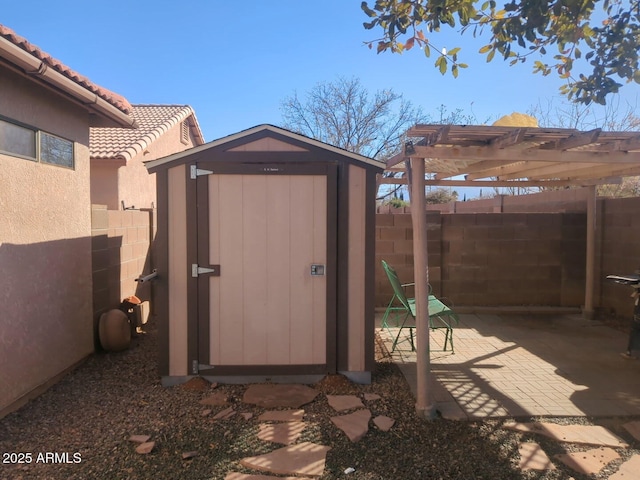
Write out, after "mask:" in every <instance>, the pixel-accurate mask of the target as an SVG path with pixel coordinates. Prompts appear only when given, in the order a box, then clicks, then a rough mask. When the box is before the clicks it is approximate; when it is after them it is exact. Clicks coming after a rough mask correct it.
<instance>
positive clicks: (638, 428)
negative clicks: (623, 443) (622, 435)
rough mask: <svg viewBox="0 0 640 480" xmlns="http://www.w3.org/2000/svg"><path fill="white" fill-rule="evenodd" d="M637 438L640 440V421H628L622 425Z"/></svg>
mask: <svg viewBox="0 0 640 480" xmlns="http://www.w3.org/2000/svg"><path fill="white" fill-rule="evenodd" d="M622 426H623V427H624V429H625V430H626V431H627V432H629V433H630V434H631V436H632V437H633V438H635V439H636V440H640V421H635V422H628V423H625V424H624V425H622Z"/></svg>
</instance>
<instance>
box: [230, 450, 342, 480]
mask: <svg viewBox="0 0 640 480" xmlns="http://www.w3.org/2000/svg"><path fill="white" fill-rule="evenodd" d="M329 450H331V447H326V446H324V445H317V444H315V443H311V442H302V443H297V444H295V445H290V446H287V447H283V448H279V449H277V450H274V451H273V452H270V453H265V454H263V455H256V456H254V457H246V458H243V459H242V460H240V463H241V464H242V465H243V466H244V467H247V468H252V469H254V470H261V471H265V472H270V473H275V474H280V475H311V476H313V477H319V476H321V475H322V473H323V472H324V466H325V462H326V458H327V452H328V451H329Z"/></svg>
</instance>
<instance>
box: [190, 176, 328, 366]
mask: <svg viewBox="0 0 640 480" xmlns="http://www.w3.org/2000/svg"><path fill="white" fill-rule="evenodd" d="M199 167H200V165H199ZM324 170H325V172H326V167H325V169H324ZM285 171H286V170H285ZM328 178H329V177H328V176H327V174H326V173H325V174H321V175H316V174H293V175H287V174H264V173H263V174H235V173H221V174H217V173H214V174H210V175H206V176H204V177H202V178H199V179H198V199H199V200H198V211H199V213H198V216H199V222H198V258H199V264H200V266H204V267H212V266H215V267H214V269H215V270H217V269H218V268H219V276H218V272H216V273H213V274H209V275H207V274H205V275H201V276H200V277H199V280H198V283H199V288H198V291H199V297H205V298H203V299H202V298H201V301H199V313H198V316H199V322H198V323H199V337H200V338H199V342H198V343H199V360H200V363H201V364H205V365H210V366H214V368H215V367H216V366H238V367H247V366H265V365H272V366H275V365H282V366H293V365H299V366H303V365H307V366H308V365H315V366H317V367H320V368H321V369H322V370H323V371H325V372H326V365H327V363H328V362H329V360H328V356H330V355H332V354H328V342H327V330H328V324H327V306H328V303H329V304H330V303H331V302H328V299H331V298H333V296H329V297H328V295H327V279H328V278H330V277H331V276H332V275H335V273H334V272H330V271H328V270H329V269H328V268H327V255H328V254H327V232H328V216H327V191H328V188H327V185H328ZM203 182H206V184H204V183H203ZM203 189H204V190H205V191H206V195H205V196H206V208H202V207H203V205H202V203H204V201H205V198H204V197H205V196H203V195H202V193H201V191H202V190H203ZM203 215H204V218H203ZM329 263H331V262H329ZM203 264H204V265H203ZM218 265H219V267H217V266H218ZM322 269H324V272H322ZM333 269H335V268H333ZM323 273H324V274H323ZM333 278H335V277H333ZM331 283H333V282H331ZM330 308H331V307H330ZM229 370H230V369H229ZM242 370H243V369H238V372H241V371H242ZM244 370H245V371H246V370H247V369H246V368H244ZM285 370H286V369H284V370H283V371H285ZM214 371H215V370H214ZM219 371H220V370H219Z"/></svg>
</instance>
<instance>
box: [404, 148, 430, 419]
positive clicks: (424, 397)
mask: <svg viewBox="0 0 640 480" xmlns="http://www.w3.org/2000/svg"><path fill="white" fill-rule="evenodd" d="M424 174H425V166H424V160H423V159H422V158H412V159H411V176H410V179H411V180H410V182H411V188H410V201H411V223H412V224H413V270H414V277H415V280H414V281H415V296H416V350H417V352H416V373H417V381H416V384H417V392H416V412H417V413H418V415H419V416H421V417H423V418H428V419H432V418H434V417H435V415H436V409H435V404H434V401H433V392H432V388H431V358H430V348H429V270H428V261H427V214H426V209H425V197H424V187H425V179H424Z"/></svg>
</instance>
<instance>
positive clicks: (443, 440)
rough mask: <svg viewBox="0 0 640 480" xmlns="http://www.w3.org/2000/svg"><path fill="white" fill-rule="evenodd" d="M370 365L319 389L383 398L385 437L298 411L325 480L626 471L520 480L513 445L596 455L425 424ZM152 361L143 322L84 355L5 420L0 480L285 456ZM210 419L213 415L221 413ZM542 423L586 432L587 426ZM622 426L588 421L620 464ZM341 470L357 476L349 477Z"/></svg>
mask: <svg viewBox="0 0 640 480" xmlns="http://www.w3.org/2000/svg"><path fill="white" fill-rule="evenodd" d="M376 354H377V363H376V370H375V372H374V375H373V382H372V384H371V385H355V384H352V383H350V382H348V381H346V380H345V379H344V378H343V377H340V376H334V377H328V378H327V379H326V380H325V381H323V382H321V383H319V384H316V385H314V388H316V389H318V390H319V391H321V392H322V393H326V394H361V393H363V392H371V393H377V394H379V395H381V396H382V399H380V400H377V401H375V402H371V403H370V404H369V406H370V409H371V411H372V415H373V416H374V417H375V416H376V415H387V416H389V417H392V418H394V419H396V424H395V425H394V427H393V428H392V429H391V430H390V431H389V432H382V431H380V430H377V429H376V428H375V427H374V428H371V429H370V430H369V433H368V434H367V435H366V436H365V438H363V439H362V440H361V441H360V442H358V443H351V442H350V441H349V440H348V439H347V437H346V436H345V435H344V433H342V432H341V431H339V430H338V429H337V428H336V427H335V426H334V425H333V424H332V423H331V422H330V421H329V417H331V416H334V415H336V413H335V411H333V409H331V407H329V405H328V403H327V400H326V397H325V396H324V395H319V396H318V397H316V400H315V401H314V402H312V403H311V404H308V405H306V406H305V407H304V409H305V412H306V414H305V421H307V422H309V423H310V425H309V426H308V427H307V428H306V429H305V431H304V433H303V435H302V437H301V438H300V440H299V441H311V442H314V443H320V444H323V445H327V446H330V447H331V450H330V451H329V452H328V454H327V463H326V468H325V473H324V475H323V476H322V477H321V478H322V479H335V478H343V477H344V478H349V479H353V480H356V479H363V480H364V479H367V480H374V479H376V480H377V479H385V480H396V479H402V480H403V479H491V480H494V479H510V480H511V479H519V478H525V479H534V478H535V479H569V478H571V477H573V478H575V479H576V480H580V479H585V478H598V479H604V478H608V476H609V475H610V474H611V473H612V472H613V471H615V470H616V469H617V467H618V466H619V465H620V463H621V462H622V460H620V461H616V462H613V463H612V464H611V465H610V467H608V468H607V469H605V470H603V471H602V472H601V473H600V475H599V476H597V477H584V476H581V475H579V474H576V473H575V472H572V471H570V470H568V469H566V468H564V467H562V466H558V467H559V468H558V470H556V471H551V472H524V473H523V472H520V471H519V470H518V468H517V463H518V459H519V455H518V442H519V441H526V440H534V441H538V442H539V443H540V444H541V445H542V446H543V448H544V449H545V451H546V452H547V453H548V454H549V455H550V456H552V455H553V454H556V453H563V452H567V451H577V450H587V449H588V448H591V447H576V446H572V445H567V444H559V443H556V442H553V441H551V440H546V439H545V438H543V437H542V438H541V437H535V436H533V435H527V434H520V433H516V432H510V431H507V430H505V429H502V428H500V425H501V423H502V422H503V421H504V420H490V421H482V422H460V421H448V420H444V419H436V420H434V421H424V420H420V419H418V418H417V417H416V415H415V410H414V399H413V397H412V395H411V392H410V390H409V387H408V385H407V383H406V382H405V380H404V377H403V376H402V374H401V373H400V371H399V370H398V368H397V367H396V366H395V365H394V364H393V363H391V362H390V361H389V360H388V357H387V356H386V355H385V352H384V351H382V350H381V347H380V346H379V345H377V352H376ZM156 357H157V333H156V329H155V327H154V325H153V324H152V323H150V324H147V333H146V334H145V335H141V336H140V337H139V340H138V341H137V345H136V346H134V347H132V348H131V349H130V350H128V351H126V352H121V353H117V354H104V353H100V354H95V355H93V356H91V357H90V358H89V359H88V360H87V361H86V362H85V363H84V364H83V365H82V366H81V367H79V368H78V369H76V370H75V371H74V372H72V373H71V374H69V375H68V376H67V377H65V378H64V379H63V380H62V381H61V382H59V383H58V384H56V385H55V386H54V387H53V388H51V389H50V390H49V391H47V392H46V393H44V394H43V395H42V396H40V397H38V398H37V399H35V400H34V401H32V402H30V403H29V404H27V405H26V406H24V407H23V408H22V409H20V410H19V411H17V412H15V413H13V414H11V415H9V416H7V417H5V418H4V419H2V420H0V453H2V455H3V464H1V465H0V479H11V480H19V479H38V480H45V479H52V480H57V479H108V480H116V479H185V480H189V479H224V477H225V476H226V474H227V473H228V472H229V471H232V470H234V471H238V472H244V473H251V472H249V471H248V470H246V469H244V468H243V467H241V466H240V464H239V460H240V459H241V458H243V457H246V456H251V455H255V454H258V453H266V452H269V451H271V450H274V449H275V448H278V447H280V446H281V445H277V444H272V443H269V442H264V441H262V440H259V439H258V438H257V435H256V434H257V431H258V421H257V416H258V415H260V414H261V413H262V412H263V411H264V409H262V408H260V407H256V406H253V405H245V404H242V403H241V399H242V395H243V393H244V390H245V387H244V386H241V385H219V386H217V388H216V389H215V391H222V392H224V393H225V394H226V395H227V396H228V398H229V401H230V404H231V405H233V406H235V407H236V410H239V411H242V412H251V413H253V415H254V416H253V418H251V419H249V420H245V419H244V418H242V417H241V416H239V415H235V416H234V417H232V418H230V419H227V420H221V421H213V420H212V419H211V416H209V417H203V416H202V411H203V410H204V409H205V408H209V407H203V406H202V405H200V404H199V400H201V399H202V398H203V397H205V396H207V395H210V394H211V392H212V387H210V386H208V385H207V386H206V387H204V388H202V389H199V388H185V386H177V387H171V388H164V387H162V386H161V385H160V383H159V377H158V375H157V364H156ZM193 384H194V383H193V382H192V383H191V385H193ZM211 408H213V414H215V413H216V412H217V411H218V410H222V409H224V408H225V407H211ZM518 420H523V419H518ZM526 420H532V419H526ZM545 420H546V421H555V422H558V423H582V424H590V423H592V420H591V419H587V418H569V419H567V418H563V419H560V418H555V419H545ZM629 420H631V419H630V418H609V419H599V420H597V421H595V420H593V422H594V423H597V424H601V425H604V426H607V427H608V428H610V429H611V430H612V431H613V432H614V433H616V434H618V435H620V436H622V437H623V438H625V439H626V440H627V441H630V442H631V447H632V448H629V449H621V450H619V451H618V453H619V454H620V455H621V456H622V457H623V459H626V458H628V457H629V456H630V455H631V454H633V453H640V442H634V441H633V438H631V437H630V436H629V435H628V434H626V432H625V431H624V430H623V429H622V428H621V424H622V423H624V422H626V421H629ZM140 434H145V435H150V436H151V440H153V441H155V442H156V444H155V448H154V450H153V451H152V452H151V453H150V454H148V455H140V454H138V453H135V444H134V443H132V442H130V441H129V440H128V439H129V437H130V436H131V435H140ZM192 451H196V452H197V453H198V454H197V456H195V457H194V458H192V459H188V460H183V459H182V454H183V453H185V452H192ZM47 452H52V453H54V454H56V453H57V454H59V457H58V460H60V454H63V453H66V454H68V462H69V463H45V462H42V461H38V460H42V458H43V457H44V458H45V459H46V453H47ZM20 453H25V454H26V453H29V454H31V456H32V461H31V463H29V464H12V459H15V458H16V456H11V455H9V454H20ZM40 454H42V455H40ZM7 460H8V461H9V463H4V462H6V461H7ZM75 461H77V463H74V462H75ZM347 467H353V468H355V472H353V473H351V474H348V475H345V474H344V473H343V472H344V470H345V469H346V468H347Z"/></svg>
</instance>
